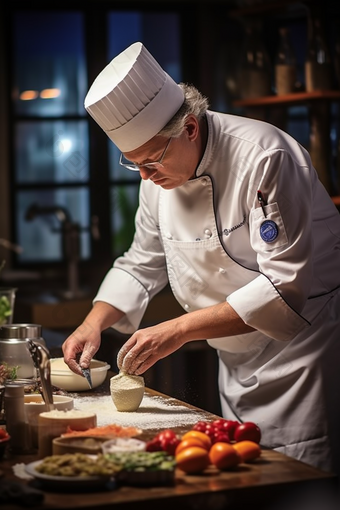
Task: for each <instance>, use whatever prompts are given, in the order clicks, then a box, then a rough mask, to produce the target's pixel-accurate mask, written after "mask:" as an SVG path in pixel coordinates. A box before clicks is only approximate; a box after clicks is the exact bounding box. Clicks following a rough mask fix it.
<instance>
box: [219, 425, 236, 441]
mask: <svg viewBox="0 0 340 510" xmlns="http://www.w3.org/2000/svg"><path fill="white" fill-rule="evenodd" d="M239 425H240V424H239V422H238V421H235V420H226V421H225V422H224V423H223V425H222V430H223V431H224V432H226V433H227V434H228V436H229V439H230V441H233V440H234V435H235V430H236V429H237V427H238V426H239Z"/></svg>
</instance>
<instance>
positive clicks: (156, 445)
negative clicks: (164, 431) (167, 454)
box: [145, 436, 163, 452]
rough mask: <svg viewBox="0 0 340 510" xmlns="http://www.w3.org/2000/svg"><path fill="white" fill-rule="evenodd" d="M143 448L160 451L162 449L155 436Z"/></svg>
mask: <svg viewBox="0 0 340 510" xmlns="http://www.w3.org/2000/svg"><path fill="white" fill-rule="evenodd" d="M145 449H146V451H147V452H160V451H162V450H163V448H162V445H161V442H160V440H159V439H158V437H157V436H156V437H154V438H153V439H151V441H148V442H147V443H146V447H145Z"/></svg>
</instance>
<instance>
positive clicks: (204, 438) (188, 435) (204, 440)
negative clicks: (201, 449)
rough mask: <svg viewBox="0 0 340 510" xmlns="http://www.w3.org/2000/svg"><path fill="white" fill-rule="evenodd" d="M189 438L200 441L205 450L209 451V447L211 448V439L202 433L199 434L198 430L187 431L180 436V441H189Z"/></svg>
mask: <svg viewBox="0 0 340 510" xmlns="http://www.w3.org/2000/svg"><path fill="white" fill-rule="evenodd" d="M189 438H196V439H200V440H201V441H202V443H203V444H204V446H205V448H206V449H207V450H210V447H211V439H210V437H209V436H208V435H207V434H205V433H204V432H200V431H199V430H189V432H186V433H185V434H184V435H183V436H182V441H183V440H184V439H189Z"/></svg>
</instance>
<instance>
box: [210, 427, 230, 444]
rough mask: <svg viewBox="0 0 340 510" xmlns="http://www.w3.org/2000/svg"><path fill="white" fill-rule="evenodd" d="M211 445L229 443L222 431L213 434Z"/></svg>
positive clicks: (227, 437) (226, 435)
mask: <svg viewBox="0 0 340 510" xmlns="http://www.w3.org/2000/svg"><path fill="white" fill-rule="evenodd" d="M212 442H213V443H230V439H229V436H228V434H227V433H226V432H223V431H222V430H218V431H217V432H215V434H214V436H213V438H212Z"/></svg>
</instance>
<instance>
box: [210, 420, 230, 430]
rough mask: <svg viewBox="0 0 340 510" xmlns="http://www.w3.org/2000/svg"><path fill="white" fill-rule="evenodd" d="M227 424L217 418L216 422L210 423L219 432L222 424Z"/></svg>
mask: <svg viewBox="0 0 340 510" xmlns="http://www.w3.org/2000/svg"><path fill="white" fill-rule="evenodd" d="M226 422H227V420H225V419H224V418H219V419H217V420H214V421H213V422H212V425H213V426H214V427H216V428H217V429H219V430H221V429H222V428H223V427H224V424H225V423H226Z"/></svg>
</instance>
